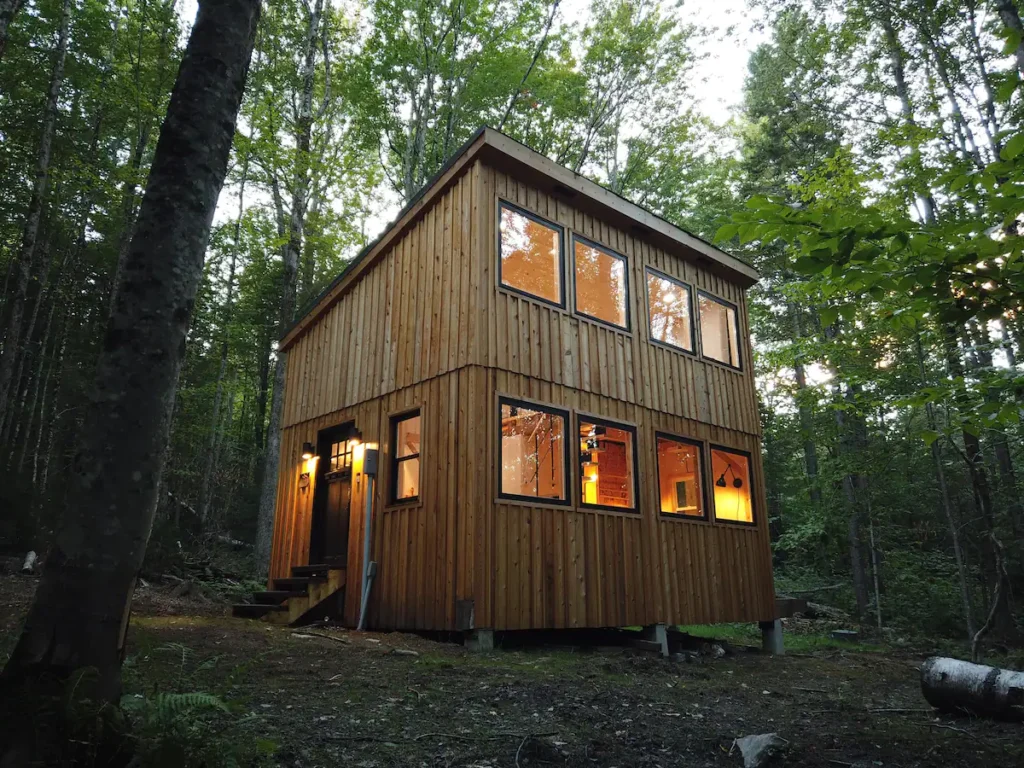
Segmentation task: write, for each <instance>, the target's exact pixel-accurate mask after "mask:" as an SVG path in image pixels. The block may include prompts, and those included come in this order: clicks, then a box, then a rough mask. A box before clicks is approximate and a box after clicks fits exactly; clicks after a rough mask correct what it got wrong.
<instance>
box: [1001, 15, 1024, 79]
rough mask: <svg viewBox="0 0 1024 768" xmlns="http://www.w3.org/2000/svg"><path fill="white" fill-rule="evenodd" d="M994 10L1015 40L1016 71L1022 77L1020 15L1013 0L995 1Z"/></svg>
mask: <svg viewBox="0 0 1024 768" xmlns="http://www.w3.org/2000/svg"><path fill="white" fill-rule="evenodd" d="M996 10H997V11H999V18H1000V19H1002V21H1003V26H1005V27H1006V29H1007V31H1009V32H1010V34H1012V35H1015V36H1016V38H1017V48H1016V49H1015V50H1014V56H1016V57H1017V71H1018V72H1019V73H1020V75H1021V77H1024V25H1022V24H1021V21H1020V13H1019V12H1018V11H1017V6H1016V5H1015V4H1014V2H1013V0H996Z"/></svg>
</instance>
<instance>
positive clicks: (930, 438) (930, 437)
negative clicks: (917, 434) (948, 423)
mask: <svg viewBox="0 0 1024 768" xmlns="http://www.w3.org/2000/svg"><path fill="white" fill-rule="evenodd" d="M940 437H942V435H941V434H939V433H938V432H936V431H935V430H933V429H925V430H923V431H922V432H921V439H922V440H924V444H925V445H927V446H928V447H929V448H930V447H931V445H932V443H934V442H935V441H936V440H938V439H939V438H940Z"/></svg>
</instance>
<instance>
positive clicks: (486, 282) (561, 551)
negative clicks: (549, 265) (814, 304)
mask: <svg viewBox="0 0 1024 768" xmlns="http://www.w3.org/2000/svg"><path fill="white" fill-rule="evenodd" d="M499 197H500V198H502V199H506V200H509V201H511V202H513V203H515V204H517V205H520V206H522V207H524V208H526V209H527V210H529V211H532V212H534V213H536V214H538V215H540V216H542V217H544V218H547V219H550V220H552V221H554V222H555V223H558V224H560V225H562V226H563V227H565V228H566V230H567V234H568V232H572V231H575V232H578V233H579V234H581V235H584V236H585V237H587V238H588V239H590V240H593V241H595V242H597V243H599V244H601V245H604V246H606V247H608V248H611V249H612V250H614V251H616V252H618V253H621V254H623V255H624V256H625V257H626V259H627V261H628V273H629V302H630V305H629V313H630V318H631V330H630V331H629V332H623V331H619V330H615V329H612V328H609V327H607V326H604V325H602V324H600V323H596V322H592V321H589V320H586V319H583V318H579V317H577V316H575V315H574V314H573V311H572V310H573V296H572V281H571V273H570V270H571V269H572V255H573V254H572V252H571V246H570V242H569V240H568V236H567V242H566V268H565V272H564V274H563V280H565V282H566V296H567V306H566V308H565V309H558V308H554V307H550V306H548V305H545V304H542V303H541V302H538V301H533V300H531V299H529V298H527V297H522V296H518V295H513V294H511V293H507V292H505V291H503V290H501V289H500V288H499V287H498V286H497V231H496V227H497V200H498V199H499ZM648 265H649V266H652V267H654V268H656V269H658V270H659V271H661V272H664V273H666V274H669V275H671V276H673V277H676V278H677V279H680V280H682V281H684V282H686V283H688V284H689V285H690V286H692V287H693V288H694V289H700V290H705V291H707V292H709V293H712V294H714V295H716V296H720V297H722V298H724V299H726V300H727V301H730V302H732V303H733V304H736V305H737V306H738V308H739V322H740V332H741V334H742V336H743V339H744V341H743V346H742V363H743V370H742V371H736V370H732V369H729V368H727V367H725V366H722V365H718V364H716V363H712V362H705V361H703V360H701V359H700V358H699V357H696V356H694V355H687V354H684V353H681V352H675V351H673V350H671V349H666V348H664V347H661V346H657V345H655V344H652V343H650V340H649V333H648V325H647V296H646V277H645V273H644V268H645V266H648ZM694 304H695V305H696V295H694ZM694 311H696V306H694ZM698 344H699V341H698ZM498 392H500V393H502V394H506V395H511V396H519V397H524V398H528V399H534V400H538V401H541V402H545V403H550V404H552V405H557V406H560V407H563V408H568V409H572V410H580V411H583V412H588V413H592V414H597V415H600V416H603V417H605V418H608V419H612V420H616V419H617V420H621V421H623V422H628V423H631V424H635V425H636V426H637V443H638V445H637V447H638V457H639V464H638V467H637V471H638V473H639V478H640V494H639V498H638V504H639V512H637V513H621V512H603V511H595V510H591V509H581V508H579V507H578V506H575V505H574V506H571V507H569V508H564V507H563V508H552V507H545V506H543V505H526V504H520V503H514V502H507V501H502V500H499V499H498V498H497V481H498V473H497V466H498V455H497V453H498V444H499V440H498V435H499V433H500V424H499V419H498V411H497V394H496V393H498ZM411 407H419V408H420V409H421V415H422V430H423V433H422V447H421V489H420V500H419V502H417V503H416V504H413V505H408V506H399V505H391V506H389V505H388V503H387V492H386V491H387V488H388V487H389V482H390V477H389V476H388V472H389V467H388V459H389V457H390V446H389V445H388V444H387V443H388V440H389V437H390V435H389V429H388V427H389V419H390V416H391V415H392V414H394V413H396V412H400V411H403V410H407V409H408V408H411ZM350 420H354V421H355V422H356V424H357V426H358V427H359V428H360V429H361V430H362V432H363V439H364V441H365V442H366V443H367V444H377V445H379V447H380V451H381V476H380V482H379V483H378V485H377V488H378V493H377V494H376V498H375V502H374V503H375V530H374V544H373V558H374V559H375V560H377V562H378V564H379V571H378V580H377V583H376V585H375V588H374V595H373V600H372V603H371V621H372V622H373V625H374V626H377V627H381V628H409V629H413V628H416V629H456V628H457V627H456V618H455V610H456V604H457V602H458V601H460V600H471V601H473V606H474V612H475V622H476V626H478V627H492V628H495V629H522V628H529V627H550V628H560V627H583V626H621V625H630V624H649V623H655V622H670V623H673V622H678V623H689V622H720V621H754V620H759V619H766V618H771V617H772V615H773V611H774V594H773V592H774V590H773V585H772V574H771V556H770V549H769V542H768V527H767V520H766V500H765V493H764V477H763V468H762V466H761V458H760V446H759V437H758V435H759V433H760V425H759V421H758V415H757V405H756V395H755V391H754V382H753V375H752V373H751V348H750V344H749V326H748V317H747V310H746V306H745V295H744V291H743V290H742V289H741V288H739V287H738V286H736V285H733V284H731V283H729V282H727V281H725V280H723V279H722V278H720V277H718V276H717V275H715V274H713V273H712V272H710V271H708V270H706V269H703V268H702V267H700V266H698V265H697V264H696V263H694V262H692V261H688V260H684V259H681V258H678V257H677V256H675V255H670V254H667V253H665V252H664V251H662V250H660V249H658V248H655V247H652V246H651V245H650V244H649V243H647V242H645V241H644V240H643V239H642V238H640V237H639V236H637V235H636V234H635V233H627V232H624V231H621V230H618V229H615V228H613V227H609V226H607V225H606V224H605V223H603V222H602V221H600V220H596V219H595V218H594V217H591V216H588V215H586V214H584V213H581V212H580V211H579V210H577V209H576V208H574V207H573V206H572V205H570V204H569V203H567V202H566V201H564V200H561V199H556V198H555V197H553V196H552V195H550V194H547V193H545V192H543V191H542V190H539V189H537V188H535V187H531V186H528V185H524V184H522V183H520V182H518V181H516V180H515V179H514V178H513V177H511V176H509V175H507V174H505V173H503V172H502V171H501V170H500V169H497V168H494V167H491V166H488V165H485V164H483V163H482V162H480V161H477V162H475V163H473V164H472V165H471V166H470V167H469V168H468V169H467V171H466V172H465V173H464V174H463V175H462V176H461V177H460V178H458V179H457V180H456V181H455V182H454V183H453V184H452V185H451V186H450V187H449V188H448V189H447V191H445V192H444V193H443V194H442V195H441V196H440V197H438V198H437V199H436V200H435V201H434V203H433V204H432V205H431V206H429V207H428V208H427V209H426V210H425V211H424V214H423V215H422V217H421V218H420V219H419V220H418V221H417V222H416V223H415V224H413V225H412V226H411V227H410V228H409V229H408V231H407V232H406V233H405V234H404V235H402V236H401V237H400V238H399V239H398V240H397V241H396V242H395V244H394V246H393V247H392V248H391V250H390V251H388V252H387V253H386V254H384V255H383V257H382V258H380V259H379V260H378V261H377V262H376V263H375V264H373V265H372V266H371V267H370V268H369V269H368V270H367V273H366V275H365V276H364V277H363V278H362V279H361V280H359V281H358V282H356V283H355V284H354V285H353V286H352V288H351V290H349V291H348V292H347V293H346V294H345V295H344V296H343V298H342V299H341V300H340V301H339V302H338V303H337V304H335V305H334V306H333V307H332V308H331V309H330V310H329V311H328V312H327V313H326V314H325V315H324V316H323V318H322V319H321V320H320V321H318V322H317V323H315V324H314V325H313V326H312V327H311V329H310V330H309V332H307V333H306V334H305V335H304V336H302V337H301V338H300V339H299V340H298V341H297V342H296V343H295V344H294V345H293V346H292V347H291V349H290V350H289V353H288V360H287V383H286V391H285V403H284V424H285V428H284V430H283V439H282V449H281V450H282V461H281V477H280V482H279V485H278V510H277V518H276V523H275V533H274V554H273V558H272V568H271V571H272V573H271V576H272V577H273V576H282V575H285V574H286V573H287V571H288V569H289V568H290V567H291V566H292V565H297V564H302V563H305V562H307V560H308V556H309V551H308V550H309V526H310V514H311V508H312V499H313V494H314V492H315V489H314V488H312V487H311V488H309V489H308V490H306V491H300V490H299V488H298V478H299V473H300V472H301V469H302V467H301V465H302V462H301V460H300V459H299V458H298V457H299V454H300V450H301V445H302V443H303V442H304V441H306V440H310V441H315V440H316V437H317V432H318V431H319V430H321V429H325V428H328V427H331V426H334V425H337V424H341V423H344V422H347V421H350ZM655 431H664V432H668V433H672V434H677V435H682V436H688V437H691V438H695V439H697V440H701V441H703V442H704V445H705V448H704V450H705V452H706V451H707V444H708V443H711V442H713V443H716V444H721V445H725V446H730V447H734V448H738V449H741V450H744V451H747V452H749V453H750V454H752V456H753V462H752V471H753V481H754V483H753V484H754V488H753V490H754V492H755V496H754V504H755V515H756V521H757V524H756V525H755V526H740V525H735V524H729V523H717V522H713V521H697V520H680V519H672V518H666V517H662V516H661V515H660V514H659V491H658V481H657V463H656V445H655V439H654V433H655ZM707 459H708V456H707V453H705V461H706V463H707ZM705 471H706V472H708V471H709V470H708V469H707V467H706V468H705ZM573 477H574V480H573V482H574V483H575V472H573ZM705 482H706V483H711V482H713V478H710V477H707V478H705ZM709 490H710V489H709ZM364 493H365V482H364V479H363V477H362V465H361V459H358V458H357V464H356V467H355V472H354V482H353V494H352V523H351V529H350V531H351V532H350V547H349V550H350V551H349V565H348V567H349V585H350V586H349V589H348V590H347V593H346V595H347V598H346V609H345V610H346V620H347V621H349V622H353V623H354V621H355V619H356V618H357V616H358V610H359V590H358V584H359V574H360V573H361V569H362V562H361V561H362V524H363V508H364V502H365V496H364ZM574 494H578V491H577V490H576V489H575V487H574Z"/></svg>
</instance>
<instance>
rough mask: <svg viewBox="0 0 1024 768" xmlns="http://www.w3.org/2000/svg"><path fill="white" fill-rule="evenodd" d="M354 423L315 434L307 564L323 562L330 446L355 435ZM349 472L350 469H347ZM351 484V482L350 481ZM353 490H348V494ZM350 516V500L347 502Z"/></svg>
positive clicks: (327, 428)
mask: <svg viewBox="0 0 1024 768" xmlns="http://www.w3.org/2000/svg"><path fill="white" fill-rule="evenodd" d="M356 432H357V429H356V423H355V421H346V422H343V423H341V424H336V425H334V426H331V427H326V428H324V429H321V430H320V431H319V432H317V436H316V455H317V462H316V479H315V482H314V483H313V504H312V509H311V514H310V525H309V562H310V564H315V563H321V562H324V558H325V557H326V556H325V555H324V544H325V541H324V527H325V524H326V520H325V517H324V516H325V514H326V506H327V482H326V475H327V473H328V471H329V468H330V465H331V445H332V444H333V443H336V442H340V441H342V440H349V439H351V437H352V436H353V435H354V434H356ZM349 471H350V472H351V468H350V469H349ZM350 483H351V480H350ZM352 490H353V489H351V488H350V493H351V492H352ZM349 507H350V514H351V499H350V500H349Z"/></svg>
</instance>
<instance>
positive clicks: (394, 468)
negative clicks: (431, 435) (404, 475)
mask: <svg viewBox="0 0 1024 768" xmlns="http://www.w3.org/2000/svg"><path fill="white" fill-rule="evenodd" d="M417 417H419V419H420V450H419V451H418V452H416V453H411V454H409V455H408V456H399V455H398V425H399V424H401V423H402V422H403V421H408V420H410V419H415V418H417ZM390 421H391V424H390V429H389V434H390V438H391V457H390V458H391V460H390V462H388V469H389V472H390V474H391V477H390V478H389V481H388V503H389V504H391V505H397V504H403V505H404V504H416V503H418V502H419V500H420V491H422V490H423V462H422V461H420V463H419V482H418V483H417V491H416V495H415V496H407V497H405V498H403V499H400V498H398V470H399V467H400V465H401V464H402V462H405V461H410V460H412V459H420V457H421V456H422V455H423V413H422V410H421V409H420V408H413V409H412V410H410V411H403V412H402V413H396V414H394V415H392V416H391V418H390Z"/></svg>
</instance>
